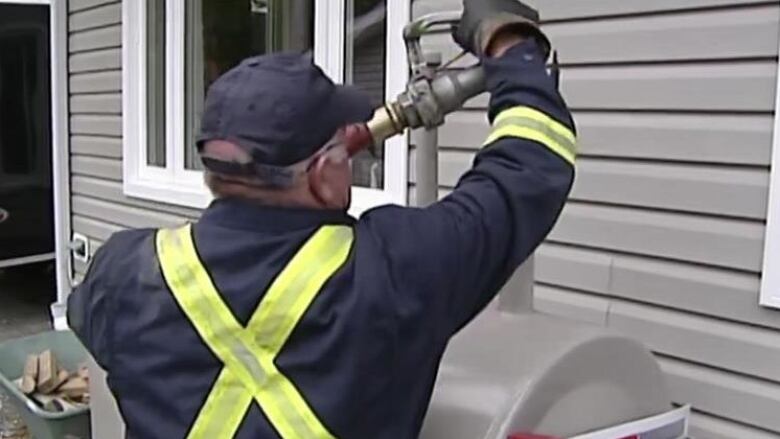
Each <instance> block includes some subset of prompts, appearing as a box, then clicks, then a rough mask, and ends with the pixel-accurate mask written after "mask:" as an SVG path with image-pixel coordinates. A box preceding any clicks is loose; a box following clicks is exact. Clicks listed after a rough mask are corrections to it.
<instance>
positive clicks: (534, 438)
mask: <svg viewBox="0 0 780 439" xmlns="http://www.w3.org/2000/svg"><path fill="white" fill-rule="evenodd" d="M509 439H563V438H559V437H554V436H540V435H538V434H523V433H517V434H513V435H512V436H509ZM626 439H630V438H626Z"/></svg>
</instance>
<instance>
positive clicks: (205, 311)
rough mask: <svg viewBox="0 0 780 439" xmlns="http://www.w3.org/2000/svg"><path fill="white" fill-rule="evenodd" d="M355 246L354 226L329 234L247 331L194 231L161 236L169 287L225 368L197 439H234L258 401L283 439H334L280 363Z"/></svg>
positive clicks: (277, 287)
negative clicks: (213, 277) (204, 258)
mask: <svg viewBox="0 0 780 439" xmlns="http://www.w3.org/2000/svg"><path fill="white" fill-rule="evenodd" d="M352 241H353V234H352V229H350V228H349V227H344V226H326V227H323V228H321V229H320V230H319V231H318V232H317V233H315V235H314V236H313V237H312V238H311V239H310V240H309V241H308V242H307V243H306V244H305V245H304V247H303V248H302V249H301V250H300V251H299V252H298V254H297V255H296V256H295V257H294V258H293V260H292V261H291V262H290V263H289V264H288V265H287V267H286V268H285V269H284V270H283V271H282V273H281V274H280V275H279V276H278V277H277V279H276V280H275V281H274V283H273V284H272V286H271V288H270V289H269V290H268V292H267V294H266V298H264V299H263V300H262V301H261V303H260V306H259V308H258V310H257V311H256V312H255V314H254V315H253V316H252V318H251V319H250V324H249V325H248V326H247V328H246V329H244V328H241V326H240V325H239V324H238V322H237V321H236V320H235V318H234V317H233V315H232V313H231V312H230V310H229V308H227V306H226V305H225V303H224V302H223V301H222V299H221V297H220V296H219V293H218V292H217V290H216V288H215V287H214V285H213V283H212V282H211V279H210V277H209V275H208V272H207V271H206V270H205V268H203V266H202V264H201V263H200V260H199V258H198V255H197V251H196V250H195V246H194V243H193V241H192V235H191V227H190V226H187V227H184V228H181V229H178V230H161V231H160V232H158V235H157V251H158V257H159V259H160V264H161V266H162V270H163V275H164V276H165V278H166V281H167V283H168V286H169V287H170V289H171V291H172V292H173V294H174V297H175V298H176V300H177V301H178V302H179V304H180V305H181V307H182V309H183V310H184V312H185V314H186V315H187V316H188V318H189V319H190V320H191V321H192V323H193V325H194V326H195V328H196V330H197V331H198V333H199V334H200V336H201V338H203V340H204V342H205V343H206V344H207V345H208V346H209V348H210V349H211V350H212V352H214V354H215V355H216V356H217V357H218V358H220V359H221V360H222V361H223V362H224V363H225V368H224V369H223V371H222V372H221V373H220V375H219V377H218V378H217V380H216V382H215V384H214V386H213V388H212V390H211V392H210V394H209V396H208V397H207V400H206V403H205V404H204V406H203V408H202V409H201V411H200V413H199V415H198V418H197V419H196V421H195V423H194V424H193V427H192V429H191V430H190V434H189V435H188V437H189V438H197V439H200V438H204V439H205V438H232V437H233V436H234V435H235V433H236V431H237V430H238V428H239V427H240V424H241V422H242V419H243V417H244V416H245V414H246V411H247V410H249V408H250V406H251V401H252V398H253V397H254V399H255V400H257V402H258V404H259V405H260V407H261V408H262V409H263V411H264V412H265V413H266V416H267V417H268V419H269V421H270V422H271V424H272V425H273V426H274V428H276V430H277V432H279V434H280V436H281V437H282V438H285V439H288V438H323V439H330V438H333V436H332V435H331V434H330V433H329V432H328V430H327V429H326V428H325V426H324V425H322V422H320V421H319V419H317V417H316V415H315V414H314V412H313V411H312V409H311V408H310V407H309V405H308V404H307V403H306V401H305V400H304V398H303V397H302V396H301V395H300V393H299V392H298V390H297V389H296V388H295V386H294V385H293V384H292V383H291V382H290V381H289V380H288V379H287V377H285V376H284V375H283V374H282V373H281V372H280V371H279V370H278V368H277V367H276V365H275V364H274V360H275V357H276V356H277V355H278V354H279V351H281V349H282V348H283V347H284V343H285V342H286V340H287V338H288V337H289V335H290V334H291V333H292V331H293V330H294V329H295V326H296V325H297V324H298V322H299V321H300V319H301V318H302V317H303V314H304V313H305V312H306V310H307V309H308V307H309V306H310V305H311V303H312V302H313V300H314V298H315V297H316V295H317V293H318V292H319V291H320V290H321V289H322V286H323V285H324V283H325V282H326V281H327V280H328V279H329V278H330V277H331V276H332V275H333V273H335V271H336V270H338V268H339V267H341V265H343V264H344V262H345V261H346V260H347V258H348V257H349V251H350V248H351V245H352ZM239 387H240V388H241V391H240V392H239V391H237V389H238V388H239Z"/></svg>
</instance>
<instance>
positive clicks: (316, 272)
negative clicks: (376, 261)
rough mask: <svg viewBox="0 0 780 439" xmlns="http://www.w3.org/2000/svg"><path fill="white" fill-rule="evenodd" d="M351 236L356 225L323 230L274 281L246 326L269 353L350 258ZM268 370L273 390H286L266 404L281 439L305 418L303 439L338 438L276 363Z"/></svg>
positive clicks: (285, 339) (310, 240)
mask: <svg viewBox="0 0 780 439" xmlns="http://www.w3.org/2000/svg"><path fill="white" fill-rule="evenodd" d="M352 238H353V235H352V229H350V228H348V227H343V226H326V227H323V228H321V229H320V231H319V232H318V233H317V234H315V235H314V236H313V237H312V238H311V239H309V241H308V242H307V243H306V244H305V245H304V246H303V248H301V250H300V251H298V253H297V254H296V255H295V257H293V259H292V260H291V261H290V263H289V264H288V265H287V267H288V268H287V269H285V270H283V271H282V273H280V274H279V276H278V277H277V278H276V280H275V281H274V282H273V284H272V285H271V287H270V288H269V290H268V292H267V293H266V296H265V298H263V300H262V301H261V302H260V306H259V309H258V310H257V311H256V312H255V314H254V315H253V316H252V318H251V319H250V321H249V325H247V330H248V331H249V333H251V334H254V336H255V339H256V340H257V341H258V343H260V344H261V345H262V346H263V347H264V348H266V349H267V350H268V351H269V352H274V355H276V353H278V352H279V351H281V349H282V347H283V346H284V344H285V343H286V342H287V339H288V338H289V336H290V334H291V333H292V332H293V330H294V329H295V326H296V325H297V324H298V322H299V321H300V320H301V318H302V317H303V314H304V313H305V312H306V310H307V309H308V308H309V306H310V305H311V303H312V302H313V301H314V298H315V297H316V295H317V293H318V292H319V291H320V290H321V289H322V286H323V285H324V284H325V282H326V281H327V280H328V279H329V278H330V277H331V276H332V275H333V273H334V272H335V271H336V270H338V268H339V267H341V266H342V265H343V264H344V262H345V261H346V260H347V258H348V257H349V251H350V248H351V247H352ZM293 268H294V269H293ZM268 368H269V369H273V371H274V372H275V373H271V374H269V375H270V377H269V385H268V388H269V389H270V391H271V393H273V392H281V393H282V394H284V397H280V395H278V394H269V395H268V397H269V399H271V400H272V401H273V403H271V404H267V405H264V406H263V409H264V410H265V412H266V415H267V416H268V418H269V419H271V421H272V423H273V424H274V426H275V427H276V428H277V430H279V432H280V434H281V435H282V437H285V438H286V437H295V436H287V435H286V434H285V431H284V430H287V431H288V432H289V434H293V432H292V430H294V429H295V426H296V425H299V424H300V423H301V422H302V423H303V424H304V425H306V426H307V427H308V430H309V434H307V435H306V436H304V437H312V438H330V437H333V436H332V435H331V434H330V433H329V432H328V431H327V429H325V427H324V426H323V425H322V423H321V422H320V421H319V420H318V419H317V417H316V415H315V414H314V412H313V411H312V409H311V408H310V407H309V405H308V403H307V402H306V400H304V399H303V397H302V396H301V394H300V393H299V392H298V391H297V389H296V388H295V386H294V385H293V384H292V383H291V382H290V381H289V380H288V379H287V378H286V377H285V376H284V375H283V374H281V373H280V372H279V371H278V369H277V368H276V366H275V365H274V364H273V362H270V364H269V365H268ZM290 418H293V419H290ZM295 418H298V419H295ZM285 426H288V427H285Z"/></svg>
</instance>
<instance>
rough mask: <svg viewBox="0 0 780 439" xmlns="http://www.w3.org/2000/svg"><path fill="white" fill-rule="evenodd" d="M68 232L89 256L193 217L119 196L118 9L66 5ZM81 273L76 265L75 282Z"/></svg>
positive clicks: (100, 0)
mask: <svg viewBox="0 0 780 439" xmlns="http://www.w3.org/2000/svg"><path fill="white" fill-rule="evenodd" d="M68 11H69V23H68V24H69V34H70V36H69V42H68V43H69V44H68V46H69V62H68V71H69V72H70V82H69V86H70V113H71V114H70V130H71V139H70V142H71V143H70V147H71V162H70V166H71V192H72V197H71V206H72V215H73V216H72V222H73V231H74V232H75V233H81V234H84V235H86V236H87V237H89V238H90V240H91V244H92V251H93V253H94V250H96V249H97V247H99V246H100V245H101V244H102V243H103V242H105V241H106V240H107V239H108V237H109V236H111V234H113V233H114V232H116V231H119V230H122V229H124V228H128V227H154V226H161V225H174V224H178V223H181V222H182V221H183V220H185V219H193V218H196V217H197V216H198V211H197V210H194V209H186V208H182V207H175V206H168V205H163V204H159V203H154V202H147V201H142V200H138V199H132V198H128V197H126V196H124V194H123V190H122V23H121V22H122V2H121V1H111V0H69V2H68ZM85 269H86V267H85V266H84V265H83V264H81V263H76V265H75V271H76V273H77V276H80V275H82V274H83V273H84V271H85Z"/></svg>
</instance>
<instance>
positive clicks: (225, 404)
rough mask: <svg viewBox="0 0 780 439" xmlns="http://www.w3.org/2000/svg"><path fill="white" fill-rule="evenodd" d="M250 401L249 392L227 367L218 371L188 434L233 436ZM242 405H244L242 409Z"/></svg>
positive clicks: (204, 436)
mask: <svg viewBox="0 0 780 439" xmlns="http://www.w3.org/2000/svg"><path fill="white" fill-rule="evenodd" d="M251 405H252V394H251V393H249V392H247V391H246V388H245V387H244V384H243V383H241V380H239V379H238V378H236V375H235V374H233V372H231V371H230V370H229V369H228V368H226V367H225V368H223V369H222V371H221V372H220V373H219V376H218V377H217V380H216V381H215V382H214V386H213V387H212V389H211V392H209V395H208V397H207V398H206V402H205V403H204V404H203V407H202V408H201V409H200V413H199V414H198V420H200V419H204V420H205V421H200V422H195V423H194V424H193V426H192V429H191V430H190V434H189V435H188V437H189V438H220V439H221V438H233V437H235V435H236V433H237V432H238V428H239V427H240V426H241V422H242V421H243V420H244V417H245V416H246V411H247V409H248V408H249V407H250V406H251ZM244 407H246V409H244Z"/></svg>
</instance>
